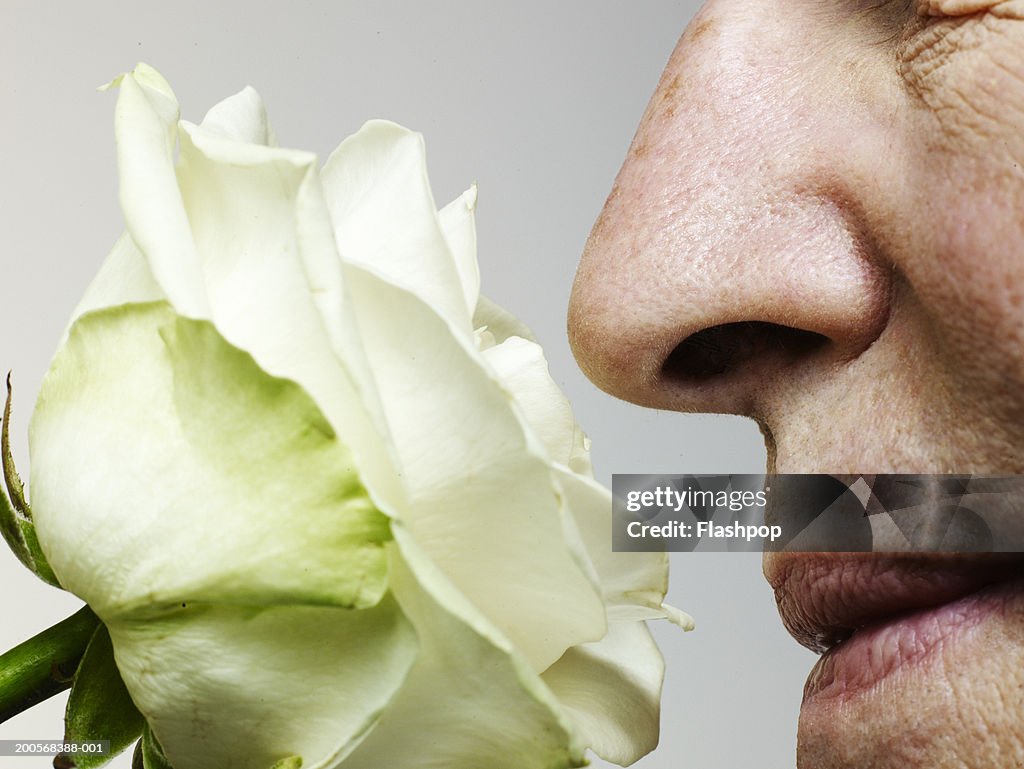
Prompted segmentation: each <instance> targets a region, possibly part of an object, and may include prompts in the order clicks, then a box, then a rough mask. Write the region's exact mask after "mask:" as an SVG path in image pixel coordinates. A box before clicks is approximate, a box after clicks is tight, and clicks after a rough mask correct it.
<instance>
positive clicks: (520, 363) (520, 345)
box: [483, 336, 582, 465]
mask: <svg viewBox="0 0 1024 769" xmlns="http://www.w3.org/2000/svg"><path fill="white" fill-rule="evenodd" d="M483 356H484V360H486V361H487V363H488V364H489V365H491V366H492V367H493V368H494V371H495V373H496V374H497V375H498V379H499V380H500V381H501V383H502V385H504V386H505V387H506V388H507V389H508V390H510V391H511V392H512V395H513V396H515V399H516V403H517V404H519V407H520V408H521V409H522V410H523V413H524V414H525V416H526V421H527V422H528V423H529V424H530V427H532V428H533V431H534V433H535V434H536V435H537V437H538V438H540V440H541V442H542V443H543V444H544V447H545V448H546V449H547V452H548V456H549V457H550V458H551V460H552V461H554V462H558V463H560V464H566V465H567V464H568V463H569V462H570V460H571V459H572V455H573V450H574V447H575V442H576V440H577V431H576V421H575V420H574V419H573V416H572V410H571V408H570V407H569V401H568V399H567V398H566V397H565V395H564V394H563V393H562V391H561V390H560V389H559V388H558V385H556V384H555V382H554V380H553V379H552V378H551V375H550V374H549V373H548V362H547V361H546V360H545V359H544V351H543V350H542V349H541V347H540V345H539V344H536V343H535V342H531V341H529V340H527V339H523V338H522V337H518V336H514V337H509V338H508V339H506V340H505V341H503V342H501V343H500V344H497V345H495V346H494V347H491V348H489V349H486V350H484V351H483ZM580 437H582V436H580Z"/></svg>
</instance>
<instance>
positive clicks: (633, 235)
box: [569, 0, 1024, 769]
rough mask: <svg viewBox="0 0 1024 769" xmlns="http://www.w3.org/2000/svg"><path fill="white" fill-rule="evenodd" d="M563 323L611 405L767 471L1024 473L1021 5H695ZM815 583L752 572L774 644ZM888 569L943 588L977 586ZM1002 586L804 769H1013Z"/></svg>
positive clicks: (949, 1)
mask: <svg viewBox="0 0 1024 769" xmlns="http://www.w3.org/2000/svg"><path fill="white" fill-rule="evenodd" d="M569 314H570V339H571V341H572V344H573V347H574V350H575V352H576V355H577V358H578V360H579V362H580V365H581V367H582V368H583V369H584V371H585V372H586V373H587V374H588V376H590V377H591V378H592V379H593V380H594V381H595V382H596V383H597V384H598V385H599V386H601V387H602V388H604V389H606V390H608V391H609V392H611V393H613V394H615V395H617V396H619V397H622V398H625V399H627V400H631V401H634V402H637V403H640V404H643V405H648V406H652V407H656V408H662V409H675V410H680V411H699V412H724V413H738V414H744V415H747V416H750V417H751V418H753V419H756V420H757V422H758V424H759V425H760V426H761V429H762V432H763V433H764V434H765V437H766V443H767V445H768V449H769V465H770V468H769V469H770V470H772V471H776V472H829V473H885V472H904V473H911V472H933V473H942V472H956V473H997V474H1020V473H1024V0H1009V1H1008V2H1007V1H1004V2H997V1H996V0H988V2H983V1H982V0H888V1H885V0H881V1H880V0H827V1H826V2H823V1H822V0H712V2H709V3H707V4H706V5H705V7H704V8H703V9H702V11H701V12H700V13H699V14H698V15H697V17H696V18H695V19H694V20H693V22H692V23H691V24H690V26H689V28H688V29H687V31H686V32H685V33H684V35H683V38H682V39H681V41H680V43H679V45H678V47H677V48H676V51H675V52H674V53H673V55H672V58H671V59H670V61H669V63H668V66H667V68H666V70H665V72H664V74H663V76H662V79H661V82H660V84H659V86H658V89H657V91H656V92H655V94H654V96H653V98H652V99H651V102H650V104H649V106H648V108H647V111H646V113H645V114H644V116H643V118H642V120H641V123H640V127H639V129H638V131H637V134H636V137H635V139H634V141H633V144H632V146H631V148H630V150H629V154H628V156H627V158H626V161H625V164H624V165H623V167H622V170H621V171H620V173H619V176H618V178H617V180H616V182H615V186H614V188H613V190H612V192H611V195H610V197H609V199H608V202H607V204H606V206H605V209H604V211H603V213H602V214H601V217H600V219H599V220H598V222H597V223H596V225H595V227H594V230H593V233H592V235H591V238H590V240H589V242H588V245H587V249H586V252H585V254H584V256H583V259H582V261H581V264H580V268H579V272H578V275H577V280H576V285H575V287H574V291H573V297H572V303H571V306H570V313H569ZM821 558H822V556H818V560H817V561H815V562H814V563H810V562H807V563H801V562H800V561H799V560H794V559H790V560H788V561H781V560H778V559H773V558H772V557H769V558H766V563H765V571H766V576H767V577H768V578H769V581H771V582H772V583H773V586H774V587H775V588H776V591H777V593H778V594H779V595H780V607H782V609H783V614H784V617H785V616H786V611H787V609H786V601H785V596H786V593H787V591H788V590H789V589H790V586H791V585H793V584H795V583H797V582H798V581H799V580H798V579H797V578H794V577H793V575H794V574H797V575H799V574H800V573H802V572H810V571H816V570H820V569H821V568H831V567H830V566H829V564H822V563H821V562H820V561H821ZM883 565H884V568H885V570H886V574H887V575H888V577H887V578H888V579H893V580H898V579H907V578H908V575H910V574H913V575H914V578H915V579H923V580H925V581H927V580H934V581H935V582H940V581H942V580H943V579H945V578H946V577H948V574H947V573H946V572H947V571H948V569H950V568H955V569H956V570H958V572H959V571H964V570H967V571H969V570H970V569H971V568H973V565H972V563H970V562H968V563H964V562H956V563H955V564H952V565H951V564H950V563H949V562H947V561H943V560H942V559H933V560H932V561H930V562H927V563H920V562H915V563H914V565H913V569H911V568H909V567H908V563H907V562H896V563H889V562H886V563H885V564H883ZM890 567H892V568H891V569H890ZM879 568H880V569H881V568H882V566H880V567H879ZM1010 571H1011V573H1010V574H1009V575H1008V576H1007V575H1004V576H1003V577H1001V578H1000V579H1007V580H1009V581H1007V582H1005V584H1003V586H1002V587H1001V588H1000V589H999V590H998V591H996V593H995V594H994V596H993V597H992V598H991V600H989V601H988V603H989V604H991V606H990V609H989V610H988V611H986V613H985V614H984V616H980V617H978V618H977V621H973V620H972V622H971V623H969V626H966V624H965V627H964V628H962V629H961V631H960V632H958V633H956V634H955V635H953V636H950V637H948V638H947V637H945V636H943V637H942V639H941V640H939V641H937V642H936V643H935V644H934V646H935V648H933V649H931V651H930V652H929V654H927V655H925V656H924V657H923V658H918V656H915V655H911V654H907V655H903V656H902V657H901V656H900V654H896V656H895V663H894V664H893V666H892V670H891V671H889V672H888V673H887V674H886V675H885V676H884V678H882V680H880V681H879V682H878V683H877V684H876V685H872V686H866V687H860V688H857V689H855V690H851V691H850V692H848V693H847V694H845V695H843V696H838V697H834V696H808V698H807V699H806V700H805V704H804V707H803V709H802V713H801V720H800V726H799V738H798V740H799V750H798V753H799V756H798V762H799V765H800V766H801V767H806V769H827V768H828V767H868V766H870V767H990V766H991V767H1012V766H1018V765H1020V766H1024V727H1022V726H1021V724H1022V723H1024V587H1022V584H1021V582H1020V581H1019V579H1020V577H1024V571H1017V572H1016V575H1018V576H1015V574H1014V573H1013V570H1012V569H1011V570H1010ZM921 575H924V576H923V577H922V576H921ZM1014 579H1016V580H1017V581H1016V582H1014ZM793 589H799V586H798V587H797V588H793ZM940 592H941V591H940ZM839 600H842V596H841V594H840V597H839ZM954 615H955V612H953V613H952V614H951V613H950V611H947V612H946V614H944V615H942V616H944V617H947V618H948V617H949V616H954ZM786 619H787V622H790V624H792V617H787V618H786ZM862 635H866V634H862ZM879 643H881V642H879ZM826 658H829V656H828V655H826ZM901 659H902V660H904V661H905V663H906V664H899V663H900V661H901Z"/></svg>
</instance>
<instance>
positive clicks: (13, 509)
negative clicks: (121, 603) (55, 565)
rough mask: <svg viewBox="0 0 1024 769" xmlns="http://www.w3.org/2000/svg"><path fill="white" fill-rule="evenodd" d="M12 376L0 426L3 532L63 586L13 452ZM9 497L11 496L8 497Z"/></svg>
mask: <svg viewBox="0 0 1024 769" xmlns="http://www.w3.org/2000/svg"><path fill="white" fill-rule="evenodd" d="M12 394H13V391H12V389H11V375H10V374H9V373H8V374H7V402H6V404H5V405H4V417H3V426H2V429H0V457H2V460H0V461H2V464H3V475H4V485H5V486H6V487H7V493H6V494H5V493H3V491H0V534H2V535H3V538H4V541H5V542H7V545H8V547H10V548H11V551H12V552H13V553H14V555H15V556H17V558H18V560H19V561H21V562H22V563H23V564H24V565H25V567H26V568H28V569H29V570H30V571H31V572H32V573H33V574H35V575H36V576H37V577H39V578H40V579H41V580H43V582H46V583H48V584H50V585H53V586H54V587H60V582H58V581H57V577H56V575H55V574H54V573H53V569H51V568H50V564H49V563H48V562H47V560H46V555H44V554H43V550H42V548H41V547H40V546H39V538H38V537H37V536H36V527H35V524H33V523H32V509H31V508H30V507H29V505H28V500H26V499H25V487H24V485H23V484H22V482H21V477H20V476H19V475H18V470H17V468H15V466H14V457H13V456H12V455H11V440H10V425H11V399H12ZM8 497H9V498H8Z"/></svg>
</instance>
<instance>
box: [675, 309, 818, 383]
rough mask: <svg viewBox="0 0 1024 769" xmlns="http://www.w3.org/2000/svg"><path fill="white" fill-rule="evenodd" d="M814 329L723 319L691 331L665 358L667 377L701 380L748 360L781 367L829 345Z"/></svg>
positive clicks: (693, 380)
mask: <svg viewBox="0 0 1024 769" xmlns="http://www.w3.org/2000/svg"><path fill="white" fill-rule="evenodd" d="M828 344H829V339H828V337H826V336H823V335H822V334H816V333H814V332H813V331H804V330H803V329H799V328H791V327H789V326H780V325H778V324H776V323H766V322H764V321H755V320H752V321H741V322H738V323H723V324H721V325H718V326H712V327H710V328H705V329H702V330H701V331H697V332H696V333H693V334H690V336H688V337H686V339H684V340H683V341H682V342H680V343H679V344H678V345H676V348H675V349H674V350H673V351H672V353H671V354H670V355H669V356H668V358H666V359H665V362H664V364H662V373H663V374H664V376H665V377H666V378H669V379H674V380H677V381H684V382H702V381H704V380H707V379H710V378H711V377H716V376H722V375H725V374H729V373H731V372H732V371H735V370H736V369H739V368H743V367H746V366H747V365H748V364H751V365H757V366H759V367H760V366H771V367H779V366H783V365H786V364H787V363H791V362H793V361H795V360H797V359H799V358H803V357H805V356H807V355H808V354H810V353H813V352H816V351H817V350H819V349H821V348H823V347H825V346H827V345H828Z"/></svg>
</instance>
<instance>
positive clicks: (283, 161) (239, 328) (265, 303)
mask: <svg viewBox="0 0 1024 769" xmlns="http://www.w3.org/2000/svg"><path fill="white" fill-rule="evenodd" d="M254 109H255V108H254ZM178 178H179V182H180V184H181V189H182V196H183V202H184V205H185V208H186V210H187V213H188V219H189V223H190V226H191V227H192V231H193V234H194V239H195V242H196V247H197V249H198V252H199V255H200V258H201V260H202V265H203V273H204V279H205V281H206V286H207V289H206V290H207V294H208V296H209V301H210V306H211V317H212V319H213V321H214V323H215V324H216V325H217V328H218V330H219V331H220V332H221V333H222V334H223V335H224V337H225V338H226V339H227V340H228V341H230V342H231V343H232V344H234V345H236V346H238V347H241V348H242V349H244V350H247V351H248V352H250V353H251V354H252V355H253V357H254V358H255V359H256V361H257V362H258V363H259V365H260V366H261V368H263V369H264V370H265V371H267V372H268V373H270V374H273V375H274V376H285V377H288V378H290V379H294V380H295V381H296V382H298V383H299V384H300V385H302V387H303V388H305V389H306V391H307V392H309V394H310V395H311V396H312V397H313V399H314V400H315V401H316V402H317V404H318V405H319V406H320V408H321V409H322V410H323V412H324V414H325V415H326V416H327V418H328V420H329V421H330V422H331V424H332V425H334V426H335V427H337V428H339V429H343V430H344V435H345V440H346V442H347V443H348V444H349V445H350V446H351V447H352V449H353V451H354V452H355V453H356V458H357V461H358V463H359V466H360V469H361V471H362V473H363V476H364V478H365V479H366V481H367V484H368V486H370V488H371V489H372V491H373V493H374V495H375V498H376V499H377V500H378V502H380V503H381V504H383V505H385V506H386V507H387V508H389V509H390V508H392V507H394V506H396V505H398V504H400V498H401V487H400V485H399V484H398V481H397V476H396V473H395V470H394V464H393V459H392V456H391V450H390V448H389V446H388V437H387V431H386V427H385V423H384V419H383V416H382V413H381V411H380V407H379V404H378V402H377V401H376V397H375V393H374V391H373V389H372V382H370V381H369V376H370V375H369V372H368V366H367V364H366V362H365V359H364V357H363V352H362V350H361V349H360V347H359V345H360V342H359V338H358V336H357V333H356V330H355V327H354V324H355V321H354V319H353V318H352V316H351V310H350V308H349V306H348V305H349V301H348V299H347V297H346V295H345V288H344V285H343V283H342V272H341V263H340V260H339V258H338V254H337V249H336V246H335V243H334V237H333V233H332V227H331V222H330V218H329V215H328V212H327V208H326V204H325V202H324V198H323V194H322V190H321V186H320V181H319V178H318V175H317V171H316V157H315V156H314V155H312V154H310V153H305V152H298V151H295V150H285V149H276V148H272V147H265V146H262V145H258V144H244V143H240V142H235V141H230V140H227V139H224V138H222V137H221V136H219V135H217V134H216V133H213V132H211V131H208V130H206V129H205V128H204V127H199V126H194V125H191V124H189V123H185V122H183V123H182V135H181V163H180V168H179V170H178Z"/></svg>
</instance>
